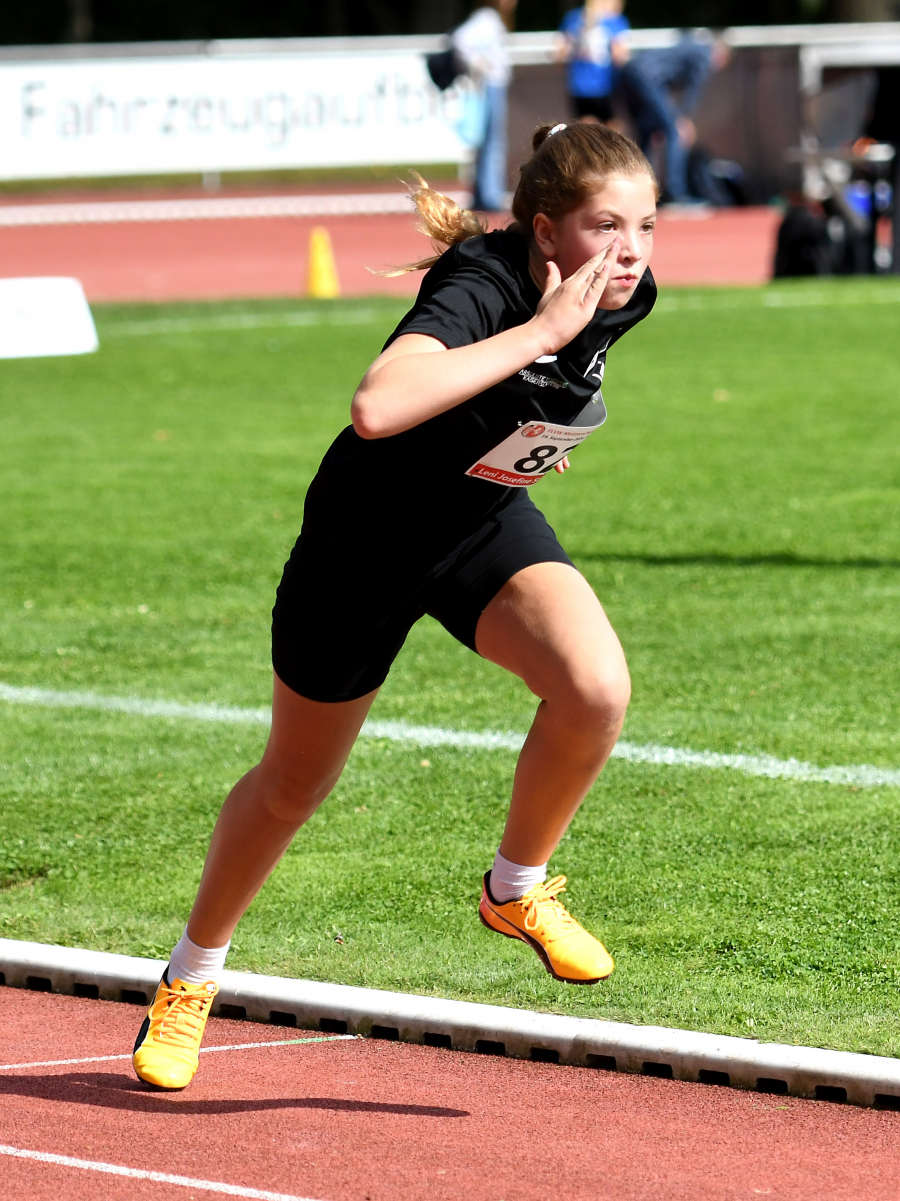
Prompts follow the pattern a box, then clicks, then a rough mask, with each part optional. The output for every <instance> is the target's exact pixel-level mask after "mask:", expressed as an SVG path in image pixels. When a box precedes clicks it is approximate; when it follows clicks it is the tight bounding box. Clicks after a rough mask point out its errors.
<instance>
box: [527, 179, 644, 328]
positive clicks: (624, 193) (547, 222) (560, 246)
mask: <svg viewBox="0 0 900 1201" xmlns="http://www.w3.org/2000/svg"><path fill="white" fill-rule="evenodd" d="M655 224H656V188H655V186H654V184H653V180H652V179H651V178H650V177H649V175H645V174H643V173H641V174H640V175H624V176H617V177H614V178H612V179H607V180H604V182H603V184H602V186H601V187H600V188H599V189H598V190H597V191H596V192H594V193H592V195H590V196H589V197H588V198H587V200H585V201H584V203H583V204H581V205H579V207H578V208H577V209H573V210H572V212H571V213H566V214H565V216H563V217H559V218H557V219H556V220H553V219H552V218H550V217H548V216H546V214H544V213H538V215H537V216H536V217H535V219H534V238H535V242H536V244H537V247H538V250H539V251H540V252H541V254H542V255H543V257H544V259H545V261H546V260H550V259H552V260H553V261H554V262H555V263H556V265H557V267H559V272H560V275H561V276H562V277H563V279H568V277H569V276H570V275H572V274H573V273H574V272H575V271H577V270H578V268H579V267H581V266H582V265H583V264H584V263H586V262H587V260H588V259H590V258H593V257H594V255H595V254H599V253H600V251H601V250H602V249H603V248H604V246H607V245H608V244H609V243H610V242H611V241H612V240H613V238H618V239H619V250H618V254H617V255H616V261H615V263H613V268H612V271H611V272H610V275H609V281H608V282H607V285H606V287H605V288H604V290H603V295H602V296H601V297H600V305H599V307H600V308H601V309H621V308H622V307H623V306H624V305H626V304H627V303H628V301H629V300H630V299H631V297H632V296H633V295H634V290H635V288H636V287H637V285H638V283H639V281H640V278H641V276H642V275H643V274H644V271H645V269H646V267H647V264H648V263H649V262H650V255H651V254H652V253H653V228H654V226H655Z"/></svg>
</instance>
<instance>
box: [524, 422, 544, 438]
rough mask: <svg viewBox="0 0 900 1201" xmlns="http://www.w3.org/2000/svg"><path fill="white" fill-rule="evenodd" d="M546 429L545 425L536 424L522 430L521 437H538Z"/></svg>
mask: <svg viewBox="0 0 900 1201" xmlns="http://www.w3.org/2000/svg"><path fill="white" fill-rule="evenodd" d="M545 429H546V426H543V425H536V426H535V427H534V429H533V430H522V437H523V438H540V436H541V434H542V433H543V432H544V430H545Z"/></svg>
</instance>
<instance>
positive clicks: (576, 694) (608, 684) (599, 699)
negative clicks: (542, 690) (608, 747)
mask: <svg viewBox="0 0 900 1201" xmlns="http://www.w3.org/2000/svg"><path fill="white" fill-rule="evenodd" d="M547 699H548V701H549V703H550V704H555V706H556V707H557V708H558V709H559V710H561V711H563V712H564V713H565V714H566V717H567V719H568V720H569V721H570V722H572V723H573V725H574V726H575V727H576V728H579V729H590V730H600V729H602V730H611V729H617V728H618V727H620V726H621V725H622V722H623V721H624V720H625V713H626V711H627V709H628V702H629V701H630V699H631V680H630V678H629V675H628V669H627V667H625V665H624V663H623V664H622V665H621V667H620V668H618V669H617V670H615V671H610V670H608V669H607V670H603V669H601V668H592V667H591V666H590V665H584V666H581V667H579V668H578V669H577V670H575V671H571V672H567V673H565V674H562V675H561V676H560V678H559V679H558V680H557V682H556V685H555V687H554V689H553V695H551V696H549V697H548V698H547Z"/></svg>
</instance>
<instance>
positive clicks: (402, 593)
mask: <svg viewBox="0 0 900 1201" xmlns="http://www.w3.org/2000/svg"><path fill="white" fill-rule="evenodd" d="M534 563H568V564H569V565H570V566H571V565H572V561H571V559H570V558H569V556H568V555H567V554H566V552H565V551H564V550H563V548H562V547H561V546H560V544H559V542H558V541H557V538H556V534H555V533H554V532H553V530H552V529H551V527H550V525H549V524H548V523H547V520H546V518H545V517H544V515H543V513H541V512H540V510H539V509H536V508H535V506H534V504H533V503H532V501H531V499H530V498H529V497H528V496H527V494H526V493H524V492H520V493H517V494H516V495H515V496H514V497H513V499H512V501H511V502H510V503H509V504H507V505H505V506H504V507H503V508H502V509H501V510H499V511H498V512H497V513H495V514H494V516H493V517H491V518H490V519H489V520H488V521H486V522H485V523H484V525H482V526H481V527H480V528H479V529H478V530H476V532H475V533H474V534H472V535H471V536H470V537H468V538H466V539H465V541H464V542H462V543H461V544H460V545H459V546H457V547H455V548H454V549H453V551H452V552H451V553H450V554H449V555H444V556H443V557H442V558H441V560H440V561H439V562H436V563H433V564H432V563H429V562H428V556H427V553H424V552H423V550H422V548H421V546H420V545H409V546H404V543H403V541H402V532H401V531H400V530H397V529H387V530H385V531H384V538H383V539H378V544H377V545H373V544H372V542H371V541H368V542H366V543H359V544H357V545H354V546H352V547H348V546H347V545H346V543H344V544H343V545H342V544H341V542H340V541H339V540H338V539H337V538H336V537H335V536H334V533H333V532H331V533H329V534H326V535H320V534H318V533H316V532H312V533H307V532H306V531H304V533H303V534H301V536H300V537H299V538H298V539H297V543H296V545H295V546H294V549H293V551H292V552H291V557H290V559H289V560H288V562H287V563H286V564H285V568H284V575H283V576H282V579H281V583H280V584H279V586H278V594H277V597H276V600H275V608H274V609H273V610H272V665H273V667H274V668H275V673H276V675H277V676H278V678H279V679H280V680H281V681H282V682H283V683H285V684H287V686H288V687H289V688H291V689H293V691H294V692H297V693H299V695H300V696H304V697H306V698H308V699H309V700H313V701H350V700H355V699H356V698H357V697H360V696H365V694H366V693H367V692H371V691H372V690H373V689H375V688H378V687H380V685H381V684H383V683H384V680H385V677H386V676H387V674H388V672H389V671H390V668H391V664H392V663H393V661H394V659H395V658H396V657H397V655H398V654H399V652H400V648H401V647H402V646H403V643H404V642H405V641H406V636H407V634H408V633H409V631H410V629H411V628H412V626H413V625H415V623H416V622H417V621H418V620H419V618H420V617H422V616H423V615H424V614H425V613H430V614H431V616H432V617H435V618H437V620H438V621H439V622H440V623H441V625H442V626H443V627H444V628H445V629H446V630H448V631H449V632H450V633H451V634H452V635H453V636H454V638H457V639H459V641H460V642H462V643H463V644H464V645H465V646H467V647H469V648H470V649H471V650H475V627H476V626H477V624H478V619H479V617H480V616H481V614H482V613H483V612H484V609H485V607H486V606H487V604H488V602H489V601H490V600H491V599H492V598H493V597H494V596H496V595H497V593H498V592H499V591H500V589H501V588H502V587H503V585H504V584H505V583H506V582H507V580H509V579H511V578H512V576H514V575H515V574H516V572H517V571H521V570H522V568H523V567H530V566H531V565H532V564H534Z"/></svg>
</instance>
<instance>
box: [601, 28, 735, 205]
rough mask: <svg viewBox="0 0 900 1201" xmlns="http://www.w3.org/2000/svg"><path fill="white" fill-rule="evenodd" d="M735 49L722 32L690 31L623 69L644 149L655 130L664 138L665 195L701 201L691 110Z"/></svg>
mask: <svg viewBox="0 0 900 1201" xmlns="http://www.w3.org/2000/svg"><path fill="white" fill-rule="evenodd" d="M730 58H731V51H730V49H729V48H728V46H726V44H725V43H724V42H723V41H722V40H721V38H716V39H714V40H712V41H699V40H697V39H696V38H694V37H691V36H690V35H687V36H685V37H683V38H682V39H681V40H680V41H679V42H676V44H675V45H674V46H666V47H663V48H660V49H656V50H643V51H641V53H640V54H636V55H635V56H634V58H632V59H630V60H629V61H628V62H627V63H626V64H625V66H624V67H623V69H622V77H621V85H622V93H623V95H624V97H625V99H626V101H627V103H628V107H629V109H630V111H631V115H632V117H633V119H634V122H635V124H636V125H637V129H638V142H639V145H640V147H641V149H642V150H643V151H644V153H645V154H646V153H647V151H648V149H649V147H650V144H651V140H652V138H653V135H654V134H655V133H661V134H662V135H663V136H664V137H665V140H666V159H665V161H666V173H665V191H666V199H667V200H668V201H669V202H670V203H672V204H698V203H700V201H698V200H696V199H695V198H694V197H692V196H691V194H690V188H689V187H688V172H687V168H688V155H689V153H690V149H691V147H692V146H693V144H694V142H695V140H696V137H697V131H696V128H695V126H694V122H693V120H692V115H693V113H694V112H695V111H696V109H697V105H698V104H699V102H700V95H701V93H702V91H703V88H704V86H705V84H706V81H707V79H708V78H709V76H710V74H711V73H712V72H714V71H719V70H721V69H722V68H723V67H724V66H726V64H727V63H728V61H729V59H730Z"/></svg>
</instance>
